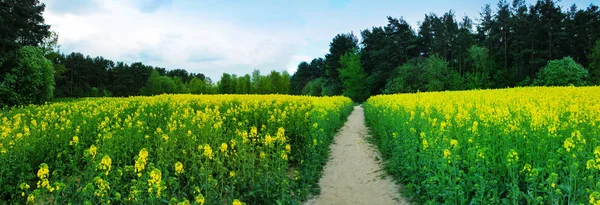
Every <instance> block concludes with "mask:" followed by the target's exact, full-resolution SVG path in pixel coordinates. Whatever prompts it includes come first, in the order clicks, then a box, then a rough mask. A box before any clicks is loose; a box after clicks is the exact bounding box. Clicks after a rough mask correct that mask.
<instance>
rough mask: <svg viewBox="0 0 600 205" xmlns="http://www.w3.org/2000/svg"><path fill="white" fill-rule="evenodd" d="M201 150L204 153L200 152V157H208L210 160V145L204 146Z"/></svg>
mask: <svg viewBox="0 0 600 205" xmlns="http://www.w3.org/2000/svg"><path fill="white" fill-rule="evenodd" d="M203 149H204V152H202V155H203V156H205V157H208V158H209V159H212V158H213V154H212V148H210V145H208V144H205V145H204V148H203Z"/></svg>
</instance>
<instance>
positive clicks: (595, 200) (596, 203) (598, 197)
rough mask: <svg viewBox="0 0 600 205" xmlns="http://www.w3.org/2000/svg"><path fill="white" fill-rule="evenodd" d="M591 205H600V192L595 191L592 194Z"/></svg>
mask: <svg viewBox="0 0 600 205" xmlns="http://www.w3.org/2000/svg"><path fill="white" fill-rule="evenodd" d="M590 204H592V205H600V192H597V191H595V192H592V193H591V194H590Z"/></svg>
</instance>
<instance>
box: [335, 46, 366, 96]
mask: <svg viewBox="0 0 600 205" xmlns="http://www.w3.org/2000/svg"><path fill="white" fill-rule="evenodd" d="M340 66H341V67H340V69H339V73H340V80H341V82H342V86H343V89H342V90H343V92H342V94H343V95H344V96H346V97H349V98H350V99H352V100H353V101H354V102H364V101H365V100H367V98H369V90H368V88H367V83H366V81H365V79H366V78H367V74H366V73H365V71H364V70H363V69H362V67H361V64H360V54H357V51H356V50H355V51H353V52H348V53H346V54H345V55H343V56H342V57H341V58H340Z"/></svg>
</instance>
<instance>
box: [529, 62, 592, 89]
mask: <svg viewBox="0 0 600 205" xmlns="http://www.w3.org/2000/svg"><path fill="white" fill-rule="evenodd" d="M587 77H588V72H587V70H585V68H583V66H581V65H579V64H577V63H576V62H575V61H574V60H573V58H571V57H565V58H563V59H560V60H551V61H549V62H548V65H546V67H544V68H542V70H540V72H539V73H538V76H537V78H536V79H535V80H534V81H533V85H538V86H568V85H575V86H583V85H586V82H585V80H586V78H587Z"/></svg>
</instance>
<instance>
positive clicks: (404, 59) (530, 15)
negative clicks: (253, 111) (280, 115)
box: [290, 0, 600, 101]
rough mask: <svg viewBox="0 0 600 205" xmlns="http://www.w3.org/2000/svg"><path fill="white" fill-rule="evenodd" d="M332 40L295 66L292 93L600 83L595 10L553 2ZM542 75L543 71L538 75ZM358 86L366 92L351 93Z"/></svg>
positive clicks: (398, 24)
mask: <svg viewBox="0 0 600 205" xmlns="http://www.w3.org/2000/svg"><path fill="white" fill-rule="evenodd" d="M387 19H388V24H387V25H385V26H383V27H382V26H379V27H372V28H370V29H365V30H363V31H361V32H360V36H361V41H360V42H359V40H358V38H357V36H355V35H354V34H353V33H345V34H338V35H336V36H335V37H334V38H333V40H332V42H331V43H330V45H329V53H327V54H326V55H325V56H324V58H322V57H319V58H315V59H313V60H312V61H310V62H301V63H300V64H299V65H298V69H297V72H296V73H295V74H294V75H293V76H292V78H291V84H290V88H291V91H290V92H291V93H292V94H307V95H317V96H320V95H340V94H344V95H346V96H351V97H353V100H355V101H363V100H365V99H366V98H368V96H371V95H376V94H384V93H407V92H418V91H443V90H465V89H486V88H506V87H515V86H529V85H571V84H572V85H597V84H600V41H599V40H600V10H599V8H598V6H597V5H593V4H591V5H589V6H588V7H587V8H584V9H579V8H577V6H576V5H573V6H571V7H569V8H567V9H565V8H561V7H560V6H559V5H558V4H557V1H554V0H538V1H537V2H536V3H535V4H533V5H527V4H526V2H525V0H513V1H512V2H507V1H506V0H501V1H499V2H498V3H497V4H496V6H495V7H494V8H493V7H492V6H491V5H489V4H487V5H485V6H484V7H483V8H482V10H481V12H480V16H479V17H478V18H477V21H474V20H473V19H471V18H469V17H468V16H465V17H462V18H461V19H457V17H456V15H455V14H454V12H453V11H452V10H450V11H448V12H446V13H444V14H443V15H437V14H434V13H429V14H425V17H424V19H423V20H422V21H420V22H419V24H418V28H417V29H413V28H412V27H411V26H410V25H409V24H408V23H407V22H406V21H405V20H403V18H402V17H400V18H393V17H387ZM542 71H544V72H542ZM362 86H364V87H365V89H362V88H357V87H362Z"/></svg>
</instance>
